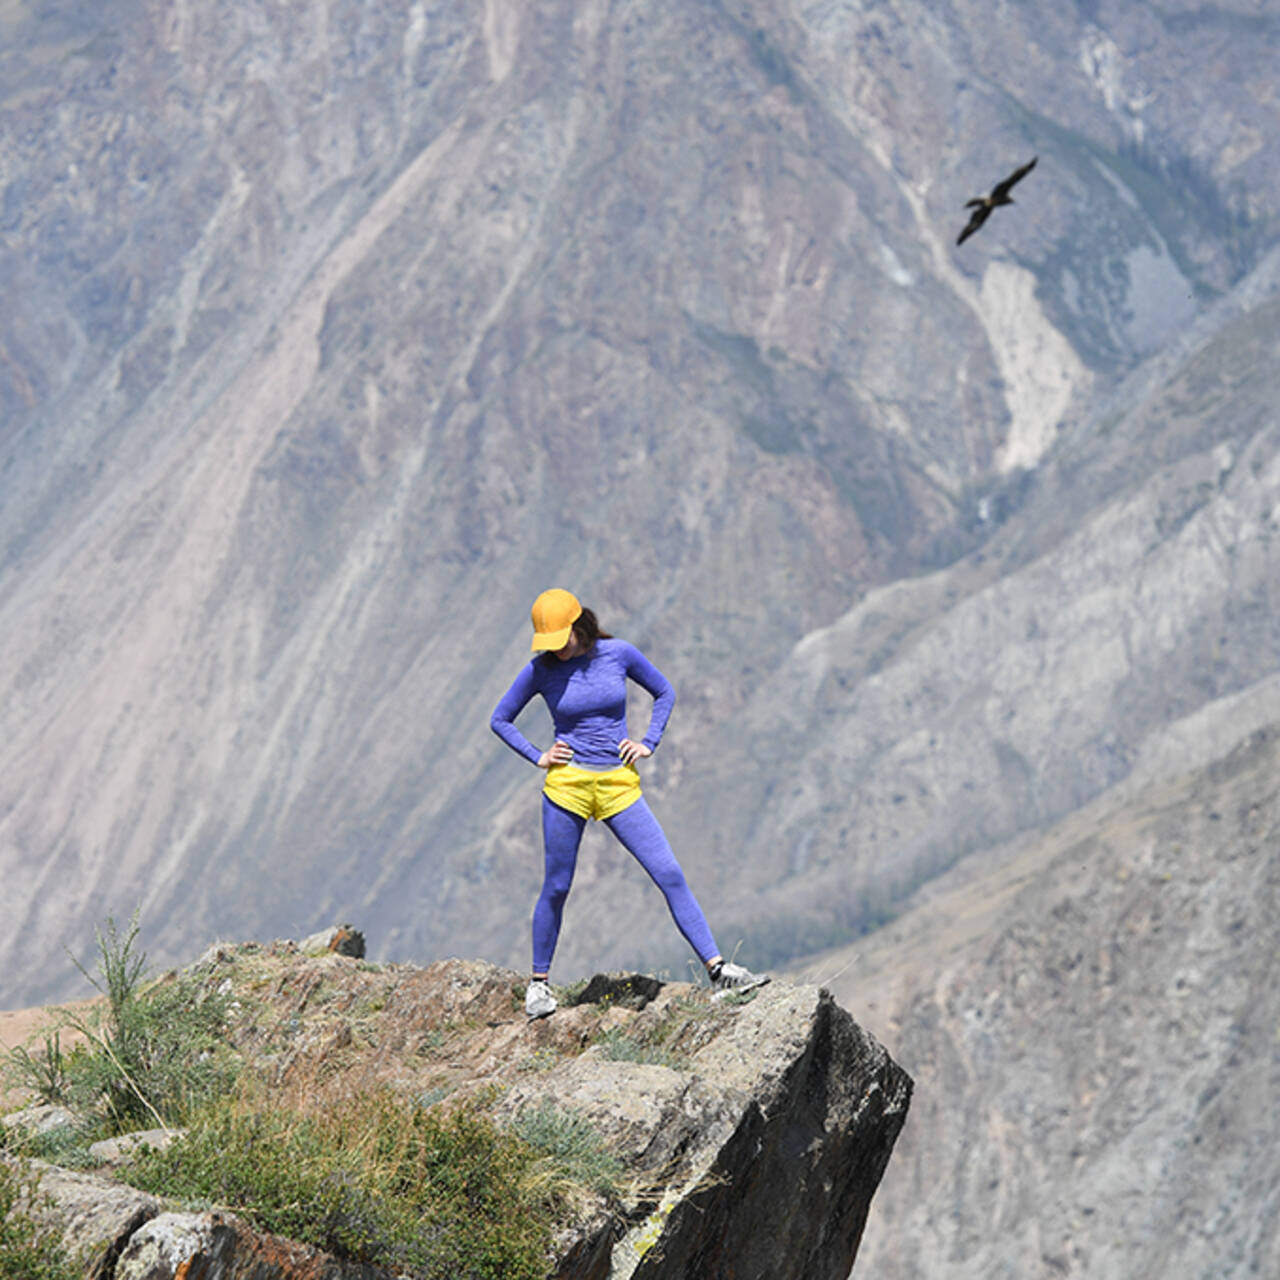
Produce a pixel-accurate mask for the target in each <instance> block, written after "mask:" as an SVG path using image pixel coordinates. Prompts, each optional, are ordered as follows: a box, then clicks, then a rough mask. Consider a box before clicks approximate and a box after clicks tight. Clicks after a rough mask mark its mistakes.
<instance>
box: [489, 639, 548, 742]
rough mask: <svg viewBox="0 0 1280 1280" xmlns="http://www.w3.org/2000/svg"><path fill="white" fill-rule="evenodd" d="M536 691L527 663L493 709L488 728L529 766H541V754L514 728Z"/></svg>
mask: <svg viewBox="0 0 1280 1280" xmlns="http://www.w3.org/2000/svg"><path fill="white" fill-rule="evenodd" d="M537 691H538V690H537V683H536V681H535V679H534V674H533V663H532V662H529V663H526V664H525V667H524V670H522V671H521V672H520V674H519V675H518V676H516V678H515V680H513V681H512V683H511V688H510V689H508V690H507V691H506V693H504V694H503V695H502V699H501V701H500V702H499V703H498V705H497V706H496V707H494V709H493V715H492V716H490V717H489V728H491V729H492V730H493V731H494V733H496V734H497V735H498V737H500V738H501V739H502V740H503V742H505V743H506V744H507V746H509V747H510V748H511V750H512V751H517V752H519V753H520V755H522V756H524V758H525V759H526V760H528V761H529V763H530V764H541V762H542V755H543V753H542V752H541V751H539V750H538V748H537V747H535V746H534V745H533V743H532V742H530V741H529V739H528V738H526V737H525V736H524V734H523V733H521V732H520V730H519V729H517V728H516V726H515V718H516V716H518V715H519V714H520V713H521V712H522V711H523V710H524V709H525V706H526V705H527V704H528V702H529V699H530V698H532V697H533V695H534V694H535V693H537ZM543 767H545V766H543Z"/></svg>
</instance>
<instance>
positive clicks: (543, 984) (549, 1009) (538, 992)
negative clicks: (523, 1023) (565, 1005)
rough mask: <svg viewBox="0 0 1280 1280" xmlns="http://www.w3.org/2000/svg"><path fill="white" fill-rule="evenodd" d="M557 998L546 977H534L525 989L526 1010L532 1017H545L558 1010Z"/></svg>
mask: <svg viewBox="0 0 1280 1280" xmlns="http://www.w3.org/2000/svg"><path fill="white" fill-rule="evenodd" d="M556 1007H557V1006H556V998H555V996H553V995H552V994H551V988H550V987H549V986H548V985H547V980H546V979H545V978H534V980H533V981H532V982H531V983H529V985H528V987H527V988H526V989H525V993H524V1011H525V1014H526V1015H527V1016H528V1017H530V1018H545V1017H547V1016H548V1015H549V1014H552V1013H555V1011H556Z"/></svg>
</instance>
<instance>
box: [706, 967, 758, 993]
mask: <svg viewBox="0 0 1280 1280" xmlns="http://www.w3.org/2000/svg"><path fill="white" fill-rule="evenodd" d="M768 981H769V975H768V974H767V973H752V972H751V970H750V969H744V968H743V967H742V965H740V964H729V963H728V961H726V962H725V963H724V964H722V965H721V966H720V970H719V972H718V973H717V974H716V975H715V977H714V978H712V979H711V990H712V991H714V992H715V993H716V995H717V996H722V995H726V994H728V993H729V992H730V991H750V990H751V988H752V987H763V986H764V984H765V983H766V982H768Z"/></svg>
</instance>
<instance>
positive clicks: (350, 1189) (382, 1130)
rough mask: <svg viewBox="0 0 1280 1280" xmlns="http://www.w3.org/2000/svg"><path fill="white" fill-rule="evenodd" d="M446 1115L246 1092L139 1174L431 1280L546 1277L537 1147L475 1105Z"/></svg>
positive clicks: (367, 1098)
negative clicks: (284, 1106) (274, 1101)
mask: <svg viewBox="0 0 1280 1280" xmlns="http://www.w3.org/2000/svg"><path fill="white" fill-rule="evenodd" d="M442 1110H443V1109H441V1108H433V1109H432V1110H430V1111H428V1110H425V1109H423V1108H422V1107H420V1106H416V1105H414V1104H413V1103H412V1102H411V1101H409V1100H406V1099H401V1098H398V1097H396V1096H394V1095H392V1094H389V1093H377V1094H372V1095H362V1096H360V1097H356V1098H351V1099H348V1100H346V1101H345V1102H341V1103H339V1104H337V1105H333V1106H330V1107H328V1108H326V1109H325V1110H323V1111H315V1112H309V1113H300V1112H297V1111H289V1110H281V1109H279V1108H278V1107H277V1108H275V1109H267V1108H266V1106H265V1105H263V1103H262V1101H261V1100H259V1101H258V1102H257V1103H255V1101H254V1100H253V1099H252V1098H250V1097H247V1096H242V1097H240V1098H238V1099H236V1100H223V1101H220V1102H217V1103H214V1104H213V1105H211V1106H210V1107H208V1108H207V1109H206V1110H205V1111H204V1112H203V1113H202V1114H201V1115H199V1116H198V1117H196V1118H195V1120H194V1121H193V1123H192V1125H191V1128H190V1130H189V1132H188V1134H187V1135H186V1137H185V1138H182V1139H180V1140H179V1141H178V1142H176V1143H174V1144H173V1145H172V1146H170V1147H168V1148H167V1149H165V1150H164V1151H153V1152H148V1153H146V1154H144V1155H143V1156H142V1157H141V1158H140V1159H139V1160H138V1161H137V1162H136V1163H135V1164H134V1165H133V1166H132V1168H131V1169H130V1170H129V1171H128V1173H127V1175H126V1176H127V1177H128V1178H129V1180H130V1181H131V1182H133V1183H134V1184H135V1185H137V1186H139V1187H142V1188H143V1189H144V1190H148V1191H152V1192H155V1193H158V1194H161V1195H166V1196H175V1197H178V1198H180V1199H184V1200H194V1201H197V1202H200V1203H204V1204H217V1205H222V1206H226V1207H228V1208H231V1209H234V1210H236V1212H238V1213H240V1214H242V1215H243V1216H244V1217H245V1218H246V1219H247V1220H248V1221H249V1222H251V1223H253V1224H254V1226H256V1227H257V1228H259V1229H260V1230H264V1231H270V1232H274V1233H276V1234H279V1235H284V1236H288V1237H290V1238H292V1239H295V1240H302V1241H305V1242H307V1243H309V1244H313V1245H315V1246H317V1247H318V1248H321V1249H325V1250H327V1251H329V1252H331V1253H334V1254H336V1255H337V1256H339V1257H342V1258H349V1259H352V1260H355V1261H361V1262H368V1263H372V1264H375V1265H381V1266H386V1267H390V1268H400V1269H406V1270H409V1271H411V1272H412V1273H413V1275H414V1276H415V1277H421V1278H422V1280H435V1278H437V1277H438V1278H439V1280H444V1278H445V1277H448V1278H449V1280H538V1278H539V1277H541V1276H542V1275H543V1274H544V1270H545V1256H546V1251H547V1247H548V1243H549V1239H550V1224H549V1220H548V1218H547V1217H546V1215H543V1214H539V1213H536V1212H533V1211H532V1210H533V1207H534V1206H533V1203H532V1200H531V1197H530V1196H529V1195H528V1193H527V1192H526V1191H525V1190H524V1183H523V1179H524V1175H525V1173H526V1171H527V1170H528V1169H529V1168H530V1166H531V1165H532V1164H533V1163H534V1161H535V1158H536V1157H535V1154H534V1153H533V1152H532V1151H530V1149H529V1147H528V1146H527V1145H526V1144H525V1143H523V1142H521V1141H520V1140H519V1139H518V1138H517V1137H516V1136H515V1135H514V1134H509V1133H505V1132H503V1131H502V1130H500V1129H498V1128H497V1127H496V1126H495V1125H494V1124H493V1123H492V1121H491V1120H489V1119H488V1118H486V1117H485V1116H483V1115H481V1114H480V1113H479V1112H478V1111H476V1110H474V1109H470V1108H465V1107H464V1108H455V1109H452V1110H448V1111H444V1113H443V1114H437V1113H438V1112H440V1111H442Z"/></svg>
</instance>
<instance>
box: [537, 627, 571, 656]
mask: <svg viewBox="0 0 1280 1280" xmlns="http://www.w3.org/2000/svg"><path fill="white" fill-rule="evenodd" d="M572 634H573V623H572V622H571V623H570V624H569V625H568V626H567V627H563V628H561V630H559V631H544V632H543V633H542V634H541V635H539V634H538V632H536V631H535V632H534V633H533V643H532V644H531V645H530V646H529V648H530V649H532V650H534V652H537V651H538V650H539V649H551V650H553V651H554V650H556V649H563V648H564V647H565V645H567V644H568V643H569V637H570V636H571V635H572Z"/></svg>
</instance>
